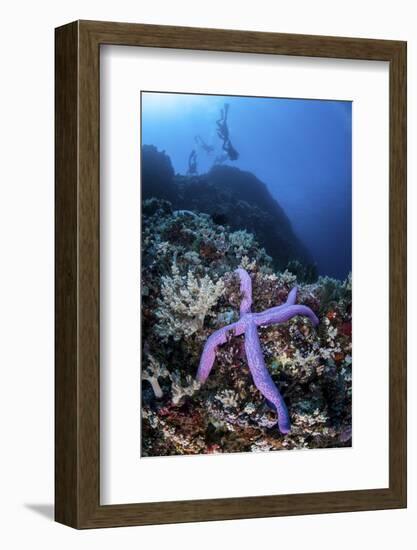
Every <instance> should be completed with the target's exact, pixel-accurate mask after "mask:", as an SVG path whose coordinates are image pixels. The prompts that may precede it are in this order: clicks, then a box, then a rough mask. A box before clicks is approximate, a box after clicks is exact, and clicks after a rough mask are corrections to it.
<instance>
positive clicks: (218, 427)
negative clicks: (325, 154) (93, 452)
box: [141, 182, 352, 456]
mask: <svg viewBox="0 0 417 550" xmlns="http://www.w3.org/2000/svg"><path fill="white" fill-rule="evenodd" d="M171 183H172V182H171ZM173 185H174V183H173ZM220 221H221V218H220V219H219V218H217V222H220ZM141 267H142V286H141V293H142V332H141V339H142V392H141V410H142V431H141V438H142V455H143V456H168V455H180V454H201V453H232V452H263V451H274V450H283V449H288V450H291V449H315V448H326V447H345V446H350V445H351V444H352V433H351V398H352V396H351V391H352V344H351V341H352V339H351V332H352V317H351V279H350V278H348V279H347V280H346V281H344V282H342V281H338V280H335V279H329V278H328V277H321V278H318V279H317V280H315V281H311V280H309V281H302V280H298V278H297V277H298V273H294V272H293V271H291V270H290V269H289V270H285V265H284V267H283V268H282V269H277V267H276V262H275V261H273V259H272V258H271V256H270V255H269V254H268V253H267V252H266V251H265V249H264V248H263V246H262V245H261V244H260V242H259V239H258V234H257V233H256V232H254V231H251V230H250V229H249V228H247V227H231V225H229V224H226V223H216V221H215V216H214V215H213V216H210V215H209V214H207V213H201V212H199V211H198V210H196V209H195V208H194V207H193V206H192V205H190V206H189V207H187V206H186V205H184V204H179V202H178V200H177V202H175V201H174V202H168V201H166V200H161V199H157V198H149V199H148V200H144V201H143V203H142V265H141ZM289 267H291V266H289ZM236 269H242V270H243V269H244V270H245V271H246V272H247V273H248V276H249V277H250V280H251V282H252V296H251V300H250V297H249V295H248V294H247V293H245V292H243V293H242V291H241V288H240V281H239V279H238V277H236V275H235V271H236ZM294 271H296V270H295V269H294ZM301 276H302V274H301ZM296 285H297V288H298V302H299V303H301V304H304V305H305V306H306V307H307V308H310V309H311V310H312V311H314V312H315V314H316V315H317V317H318V318H319V319H320V324H319V325H318V327H317V329H314V328H313V327H312V324H311V323H310V321H309V320H307V319H306V318H305V317H302V316H297V317H293V318H291V319H288V320H287V321H286V322H282V323H280V324H267V323H260V325H259V326H258V328H257V333H258V338H259V346H260V348H261V350H262V356H263V361H264V366H265V368H266V369H267V372H269V375H270V378H271V379H272V381H273V384H274V386H276V387H278V388H279V391H280V394H281V395H282V398H283V400H284V402H285V404H286V406H287V409H288V414H289V418H290V421H291V432H290V433H286V434H284V433H280V432H279V431H278V430H277V428H276V424H277V412H276V409H275V408H274V409H271V408H270V407H269V406H268V404H267V403H266V401H265V398H264V397H263V395H262V393H261V392H260V391H259V390H258V388H257V387H256V385H255V384H254V383H253V378H252V375H251V371H250V369H249V368H248V364H247V359H246V350H245V338H244V336H243V334H242V335H235V336H233V338H228V339H227V340H226V341H225V342H224V344H223V345H221V346H219V347H218V348H217V351H216V361H215V364H214V366H213V369H212V370H211V373H210V377H209V378H208V379H207V380H206V382H205V383H204V384H201V383H200V382H198V381H196V380H195V374H196V371H197V369H198V365H199V361H200V357H201V352H202V349H203V348H204V345H205V343H206V341H207V340H208V339H209V338H210V336H211V335H212V334H213V333H215V332H216V331H217V330H219V329H221V328H222V327H224V326H225V325H230V324H233V323H237V322H239V319H240V316H239V313H238V312H239V310H241V308H243V310H244V311H246V310H247V309H248V307H250V302H252V304H251V307H252V311H257V312H263V311H264V310H269V309H271V308H276V307H277V306H276V304H283V303H285V302H286V300H287V298H288V295H289V294H290V292H291V289H292V288H293V287H294V286H296ZM290 296H291V300H293V295H291V294H290ZM278 307H279V306H278ZM298 307H301V306H298ZM252 315H262V314H261V313H259V314H252Z"/></svg>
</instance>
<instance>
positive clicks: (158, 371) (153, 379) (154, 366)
mask: <svg viewBox="0 0 417 550" xmlns="http://www.w3.org/2000/svg"><path fill="white" fill-rule="evenodd" d="M148 358H149V365H148V367H147V368H146V369H144V370H143V371H142V380H147V381H148V382H149V384H150V385H151V386H152V389H153V392H154V394H155V397H156V398H158V399H160V398H161V397H162V396H163V391H162V388H161V386H160V384H159V380H158V378H159V377H160V376H161V377H167V376H169V372H168V370H167V369H166V368H165V367H164V366H163V365H160V364H159V363H158V361H157V360H156V359H155V358H154V357H153V356H152V355H151V354H149V355H148Z"/></svg>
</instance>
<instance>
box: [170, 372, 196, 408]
mask: <svg viewBox="0 0 417 550" xmlns="http://www.w3.org/2000/svg"><path fill="white" fill-rule="evenodd" d="M170 378H171V380H172V386H171V392H172V403H173V404H174V405H178V403H179V402H180V401H181V399H182V398H183V397H185V396H187V395H188V396H191V395H193V394H194V393H195V392H196V391H198V390H199V389H200V386H201V384H200V383H199V382H197V380H195V379H194V378H193V377H192V376H190V375H187V376H186V380H185V382H186V383H185V385H184V384H182V383H181V377H180V375H179V374H178V373H172V374H171V375H170Z"/></svg>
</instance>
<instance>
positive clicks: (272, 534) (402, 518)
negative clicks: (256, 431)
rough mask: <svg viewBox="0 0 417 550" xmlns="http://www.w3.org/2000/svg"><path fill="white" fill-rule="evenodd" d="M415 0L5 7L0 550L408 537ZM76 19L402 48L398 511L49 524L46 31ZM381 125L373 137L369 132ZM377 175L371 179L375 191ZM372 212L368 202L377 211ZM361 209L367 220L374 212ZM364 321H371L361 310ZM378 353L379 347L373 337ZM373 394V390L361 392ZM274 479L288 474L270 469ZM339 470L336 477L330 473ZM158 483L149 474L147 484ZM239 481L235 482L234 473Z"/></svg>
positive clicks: (412, 515)
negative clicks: (355, 40)
mask: <svg viewBox="0 0 417 550" xmlns="http://www.w3.org/2000/svg"><path fill="white" fill-rule="evenodd" d="M414 5H415V2H414V1H413V0H409V1H407V0H396V1H390V2H387V1H385V0H380V1H378V2H377V1H370V0H361V1H356V0H350V2H344V3H343V4H342V3H341V2H335V1H334V0H332V1H328V0H315V1H311V0H297V1H293V2H291V1H290V0H288V1H286V2H282V1H281V2H280V1H279V0H272V1H267V0H256V2H250V3H244V2H242V0H233V1H229V2H225V1H224V0H210V1H208V2H199V1H196V0H193V1H187V0H173V1H169V0H167V1H162V0H152V1H151V2H141V3H139V2H133V1H130V2H128V1H126V0H112V1H108V0H84V1H80V0H71V2H69V1H65V2H63V1H61V2H58V1H57V2H54V3H52V2H46V1H42V0H38V1H37V2H29V1H19V0H15V1H14V2H13V3H12V2H10V1H9V2H8V3H7V4H5V3H3V4H2V7H1V8H0V14H1V21H2V29H1V33H0V41H1V48H0V52H1V53H0V55H1V65H0V75H1V77H0V98H1V100H0V139H1V143H0V145H1V147H0V151H1V155H0V172H1V176H0V187H1V199H0V225H1V227H0V366H1V373H2V379H1V383H0V518H1V528H0V545H1V546H2V547H3V548H5V549H7V550H9V549H14V548H25V547H28V546H30V547H34V548H47V549H52V548H60V549H62V550H64V549H67V548H68V549H69V548H71V549H73V548H80V549H81V548H90V547H91V546H92V545H94V546H95V547H96V548H102V549H107V548H123V549H127V548H137V547H138V546H140V547H142V548H163V547H169V548H170V549H173V548H174V549H175V548H182V549H185V548H196V547H198V548H200V549H201V548H212V547H217V548H226V547H227V546H233V547H236V548H242V549H244V548H253V547H254V546H255V547H261V546H263V545H265V546H268V547H278V546H279V547H284V546H285V547H287V548H296V549H298V548H303V547H304V548H309V549H311V548H320V549H323V550H326V549H333V548H337V549H338V550H343V549H345V548H346V549H350V550H351V549H352V547H364V546H365V544H371V545H372V546H373V547H378V548H379V550H383V549H385V548H387V549H388V548H392V547H397V548H401V549H409V548H415V547H416V540H417V529H416V524H417V484H416V481H417V476H416V470H417V467H416V454H417V435H416V434H417V430H416V428H417V376H416V368H417V361H416V359H417V357H416V351H417V349H416V344H415V342H416V337H415V334H416V332H417V320H416V316H415V315H413V309H414V308H415V307H416V305H417V293H416V285H415V284H413V282H414V281H415V280H416V275H417V273H416V269H417V252H416V250H417V241H416V237H417V191H416V186H415V179H416V168H417V166H416V164H417V163H416V156H415V151H416V147H417V135H416V131H417V120H416V114H417V113H416V103H417V100H416V96H417V81H416V78H417V23H416V21H417V17H416V13H415V11H416V10H415V7H414ZM74 19H103V20H113V21H129V22H142V23H157V24H158V23H162V24H173V25H188V26H205V27H218V28H235V29H252V30H259V31H278V32H295V33H308V34H331V35H339V36H357V37H372V38H391V39H401V40H408V48H409V49H408V54H409V58H408V59H409V65H408V70H409V72H408V90H409V93H408V100H409V119H408V137H409V172H408V174H409V176H408V177H409V180H408V181H409V200H408V204H409V288H408V292H409V311H410V315H409V341H410V344H409V388H410V390H409V434H410V435H409V508H408V510H398V511H383V512H365V513H356V514H334V515H326V516H310V517H294V518H283V519H280V518H278V519H261V520H249V521H234V522H216V523H206V524H192V525H177V526H157V527H141V528H127V529H126V528H125V529H107V530H101V531H84V532H77V531H74V530H71V529H69V528H66V527H63V526H61V525H58V524H55V523H53V522H52V519H51V518H52V514H53V511H52V502H53V445H54V442H53V276H54V271H53V261H54V256H53V199H54V193H53V155H54V150H53V125H54V111H53V102H54V95H53V93H54V61H53V59H54V45H53V39H54V27H55V26H58V25H61V24H64V23H66V22H69V21H72V20H74ZM376 131H377V130H376ZM377 184H378V182H376V181H370V182H369V185H374V186H375V196H376V198H377ZM376 206H377V205H376ZM370 214H371V213H370ZM369 322H370V323H371V322H372V312H370V318H369ZM375 345H378V343H377V342H375ZM369 397H370V400H372V396H369ZM276 475H284V472H276ZM340 475H341V476H343V475H344V473H343V472H340ZM156 481H157V480H156ZM242 483H244V479H243V478H242Z"/></svg>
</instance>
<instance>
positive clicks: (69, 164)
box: [55, 21, 406, 528]
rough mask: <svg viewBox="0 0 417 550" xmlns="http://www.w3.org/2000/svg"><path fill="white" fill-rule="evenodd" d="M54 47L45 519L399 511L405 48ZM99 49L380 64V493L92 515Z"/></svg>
mask: <svg viewBox="0 0 417 550" xmlns="http://www.w3.org/2000/svg"><path fill="white" fill-rule="evenodd" d="M55 44H56V66H55V73H56V94H55V98H56V99H55V106H56V141H55V143H56V165H55V169H56V186H55V189H56V199H55V200H56V330H55V346H56V352H55V357H56V360H55V364H56V367H55V375H56V382H55V396H56V397H55V414H56V423H55V438H56V442H55V449H56V451H55V462H56V470H55V480H56V481H55V487H56V491H55V492H56V496H55V518H56V520H57V521H59V522H61V523H64V524H66V525H70V526H72V527H75V528H94V527H112V526H123V525H145V524H155V523H176V522H191V521H208V520H224V519H236V518H256V517H265V516H285V515H296V514H318V513H329V512H346V511H359V510H381V509H386V508H403V507H405V506H406V43H404V42H399V41H387V40H369V39H359V38H339V37H329V36H307V35H289V34H276V33H259V32H251V31H228V30H219V29H198V28H189V27H168V26H157V25H139V24H131V23H109V22H98V21H77V22H74V23H70V24H68V25H65V26H63V27H59V28H58V29H56V38H55ZM102 44H120V45H130V46H136V47H137V46H151V47H159V48H181V49H192V50H212V51H227V52H245V53H253V54H256V53H265V54H271V55H296V56H306V57H323V58H329V57H330V58H340V59H364V60H381V61H388V62H389V64H390V149H389V155H390V158H389V161H390V191H389V193H390V234H389V239H390V243H389V258H390V267H389V276H390V280H389V300H390V303H389V307H390V314H389V315H390V327H389V345H390V357H389V369H390V370H389V372H390V374H389V386H390V387H389V411H390V423H389V438H390V443H389V487H388V488H386V489H370V490H361V491H338V492H327V493H314V494H296V495H267V496H262V497H246V498H227V499H210V500H197V501H196V500H193V501H179V502H162V503H145V504H135V503H132V504H128V505H110V506H107V505H106V506H102V505H100V495H99V493H100V491H99V488H100V453H99V449H100V399H99V397H100V392H99V390H100V355H99V349H100V345H99V344H100V342H99V332H100V331H99V328H100V327H99V318H100V312H99V303H100V280H99V272H100V269H99V266H100V232H99V211H100V178H99V172H100V159H99V140H100V125H99V99H100V89H99V82H100V80H99V55H100V45H102ZM376 200H377V197H376ZM381 238H382V237H381Z"/></svg>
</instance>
